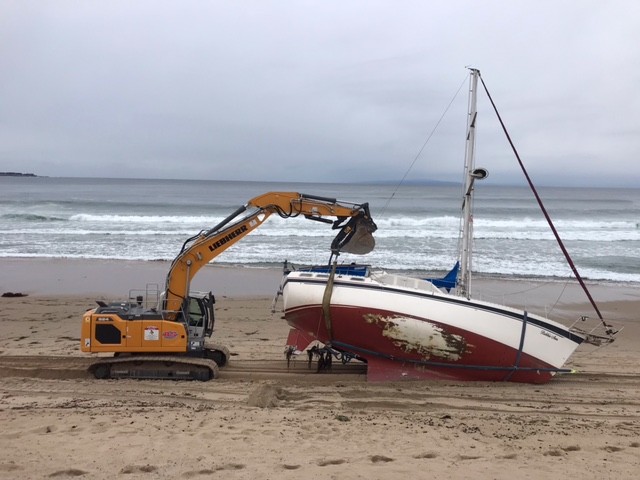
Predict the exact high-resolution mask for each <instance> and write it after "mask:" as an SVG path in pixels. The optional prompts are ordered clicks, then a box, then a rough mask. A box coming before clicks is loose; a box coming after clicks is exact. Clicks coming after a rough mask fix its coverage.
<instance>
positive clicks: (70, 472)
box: [49, 468, 89, 478]
mask: <svg viewBox="0 0 640 480" xmlns="http://www.w3.org/2000/svg"><path fill="white" fill-rule="evenodd" d="M88 473H89V472H85V471H84V470H80V469H79V468H67V469H66V470H58V471H57V472H53V473H52V474H50V475H49V477H50V478H60V477H81V476H82V475H87V474H88Z"/></svg>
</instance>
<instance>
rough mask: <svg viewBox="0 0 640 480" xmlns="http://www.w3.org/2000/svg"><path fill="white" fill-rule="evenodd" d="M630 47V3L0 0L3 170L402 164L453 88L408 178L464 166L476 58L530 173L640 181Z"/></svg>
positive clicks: (491, 158)
mask: <svg viewBox="0 0 640 480" xmlns="http://www.w3.org/2000/svg"><path fill="white" fill-rule="evenodd" d="M639 45H640V2H637V1H635V0H629V1H615V0H613V1H607V2H604V1H602V0H598V1H587V0H574V1H569V0H565V1H562V0H549V1H547V0H542V1H541V0H536V1H535V2H534V1H529V2H524V1H506V0H505V1H488V0H487V1H479V0H473V1H466V0H459V1H456V0H446V1H433V0H429V1H426V0H422V1H397V0H396V1H391V0H389V1H348V0H335V1H334V0H322V1H293V0H291V1H269V0H262V1H258V0H255V1H241V0H236V1H204V0H202V1H189V0H186V1H185V0H180V1H163V0H146V1H145V0H136V1H130V0H126V1H117V0H108V1H107V0H105V1H97V0H94V1H84V0H83V1H70V0H69V1H62V0H61V1H53V0H52V1H38V2H36V1H30V0H15V1H12V0H0V171H19V172H31V173H35V174H38V175H48V176H72V177H129V178H183V179H211V180H270V181H296V182H316V181H321V182H354V181H369V180H394V179H399V178H402V177H403V176H404V174H405V173H406V172H407V170H408V169H409V167H410V166H411V165H412V163H413V161H414V159H415V157H416V155H417V154H418V152H419V151H420V149H421V148H422V146H423V144H424V143H425V141H427V139H428V138H429V136H430V135H431V132H432V131H433V130H434V128H435V126H436V124H437V123H438V121H439V119H440V118H441V117H442V116H443V114H444V113H445V111H446V110H447V106H448V105H449V104H450V102H452V101H453V103H452V104H451V107H450V108H449V110H448V111H447V113H446V115H445V116H444V119H443V120H442V123H441V124H440V126H439V127H438V128H437V129H436V130H435V133H434V135H433V137H431V139H430V140H429V142H428V143H427V145H426V147H425V149H424V151H423V153H422V155H421V156H420V157H419V158H418V160H417V161H416V162H415V164H414V166H413V168H411V170H410V171H409V174H408V176H407V178H408V179H409V180H420V179H433V180H444V181H459V180H460V179H461V176H462V162H463V155H464V134H465V122H466V107H467V93H468V70H467V69H466V68H465V67H466V66H468V65H471V66H474V67H476V68H478V69H480V70H481V72H482V77H483V79H484V81H485V83H486V85H487V87H488V89H489V92H490V93H491V95H492V96H493V98H494V100H495V101H496V103H497V106H498V109H499V110H500V112H501V114H502V116H503V119H504V120H505V122H506V124H507V128H508V129H509V131H510V134H511V136H512V139H513V140H514V142H515V144H516V147H517V148H518V149H519V152H520V155H521V157H522V158H523V161H524V162H525V165H526V166H527V168H528V169H529V171H530V174H531V176H532V177H533V180H534V182H536V183H537V184H539V185H569V186H579V185H589V186H620V187H622V186H633V187H640V159H639V158H638V156H639V155H640V47H639ZM461 86H462V88H460V87H461ZM456 92H458V93H457V96H456ZM479 108H480V117H479V121H478V143H477V165H478V166H484V167H486V168H487V169H488V170H489V171H490V179H491V180H492V182H493V183H501V184H509V183H514V182H519V183H521V182H522V179H521V175H520V174H519V170H518V168H519V167H518V166H517V163H516V162H515V159H514V158H513V155H512V154H511V151H510V149H509V146H508V144H507V143H506V140H505V139H504V137H503V136H502V135H501V134H500V131H499V125H498V123H497V121H496V120H495V116H494V115H493V113H492V111H490V109H489V108H490V107H489V104H488V102H487V101H486V99H485V97H484V96H483V95H481V98H480V103H479Z"/></svg>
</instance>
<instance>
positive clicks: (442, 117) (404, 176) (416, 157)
mask: <svg viewBox="0 0 640 480" xmlns="http://www.w3.org/2000/svg"><path fill="white" fill-rule="evenodd" d="M467 78H468V75H466V76H465V78H464V80H463V81H462V83H461V84H460V86H459V87H458V90H456V93H455V94H454V95H453V98H452V99H451V101H450V102H449V104H448V105H447V108H445V110H444V112H443V113H442V115H441V116H440V119H439V120H438V121H437V122H436V125H435V126H434V127H433V130H431V133H430V134H429V136H428V137H427V139H426V140H425V142H424V144H423V145H422V148H420V150H419V151H418V153H417V154H416V156H415V157H414V159H413V161H412V162H411V165H409V168H407V170H406V172H405V173H404V175H403V176H402V178H401V179H400V181H399V182H398V184H397V185H396V188H395V190H394V191H393V193H392V194H391V195H390V196H389V198H388V199H387V202H386V203H385V204H384V206H383V207H382V209H381V210H380V213H379V215H378V217H380V218H382V216H383V215H384V213H385V211H386V210H387V208H388V207H389V204H390V203H391V201H392V200H393V198H394V197H395V195H396V193H398V190H399V189H400V187H401V186H402V184H403V183H404V181H405V180H406V179H407V176H408V175H409V172H410V171H411V169H412V168H413V166H414V165H415V164H416V162H417V161H418V158H420V155H422V152H423V151H424V149H425V148H426V147H427V144H428V143H429V141H430V140H431V137H433V134H434V133H435V132H436V130H437V129H438V126H439V125H440V123H441V122H442V120H443V119H444V117H445V115H446V114H447V112H448V111H449V108H451V105H452V104H453V102H454V100H455V99H456V98H457V97H458V94H459V93H460V90H462V87H463V86H464V84H465V83H466V82H467Z"/></svg>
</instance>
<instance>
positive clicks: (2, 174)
mask: <svg viewBox="0 0 640 480" xmlns="http://www.w3.org/2000/svg"><path fill="white" fill-rule="evenodd" d="M0 177H37V175H36V174H34V173H19V172H0Z"/></svg>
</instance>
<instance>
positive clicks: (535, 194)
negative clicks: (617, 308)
mask: <svg viewBox="0 0 640 480" xmlns="http://www.w3.org/2000/svg"><path fill="white" fill-rule="evenodd" d="M480 81H481V82H482V86H483V87H484V91H485V92H486V93H487V97H489V101H490V102H491V106H492V107H493V110H494V111H495V112H496V115H497V117H498V121H499V122H500V125H501V126H502V130H503V131H504V134H505V135H506V137H507V140H508V141H509V145H511V149H512V150H513V153H514V154H515V156H516V158H517V159H518V163H519V164H520V168H521V169H522V173H524V176H525V178H526V179H527V182H528V183H529V187H531V191H532V192H533V194H534V196H535V197H536V200H537V201H538V205H540V209H541V210H542V213H543V214H544V218H546V220H547V223H548V224H549V227H551V231H552V232H553V235H554V236H555V237H556V241H557V242H558V245H559V246H560V249H561V250H562V253H563V254H564V256H565V258H566V259H567V262H568V263H569V266H570V267H571V270H572V271H573V274H574V275H575V276H576V279H577V280H578V282H579V283H580V286H581V287H582V289H583V290H584V293H585V294H586V295H587V298H588V299H589V301H590V302H591V305H592V306H593V308H594V310H595V311H596V313H597V314H598V317H599V318H600V320H601V321H602V323H603V325H604V326H605V327H607V324H606V323H605V321H604V318H603V317H602V314H601V313H600V309H599V308H598V306H597V305H596V302H595V300H594V299H593V297H591V293H590V292H589V289H588V288H587V286H586V285H585V283H584V281H583V280H582V277H581V276H580V274H579V273H578V269H577V268H576V266H575V264H574V263H573V260H571V257H570V256H569V252H567V249H566V248H565V246H564V243H562V240H561V239H560V235H559V234H558V231H557V230H556V227H555V225H554V224H553V222H552V221H551V217H549V214H548V213H547V210H546V208H544V205H543V204H542V199H541V198H540V196H539V195H538V191H537V190H536V187H534V185H533V182H532V181H531V178H530V177H529V174H528V173H527V169H526V168H525V167H524V164H523V163H522V160H521V159H520V155H519V154H518V151H517V150H516V147H515V145H514V144H513V141H511V136H510V135H509V132H507V127H505V125H504V122H503V121H502V117H501V116H500V113H498V108H497V107H496V104H495V103H494V102H493V98H492V97H491V94H490V93H489V90H488V89H487V86H486V85H485V83H484V79H483V78H482V77H480Z"/></svg>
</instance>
